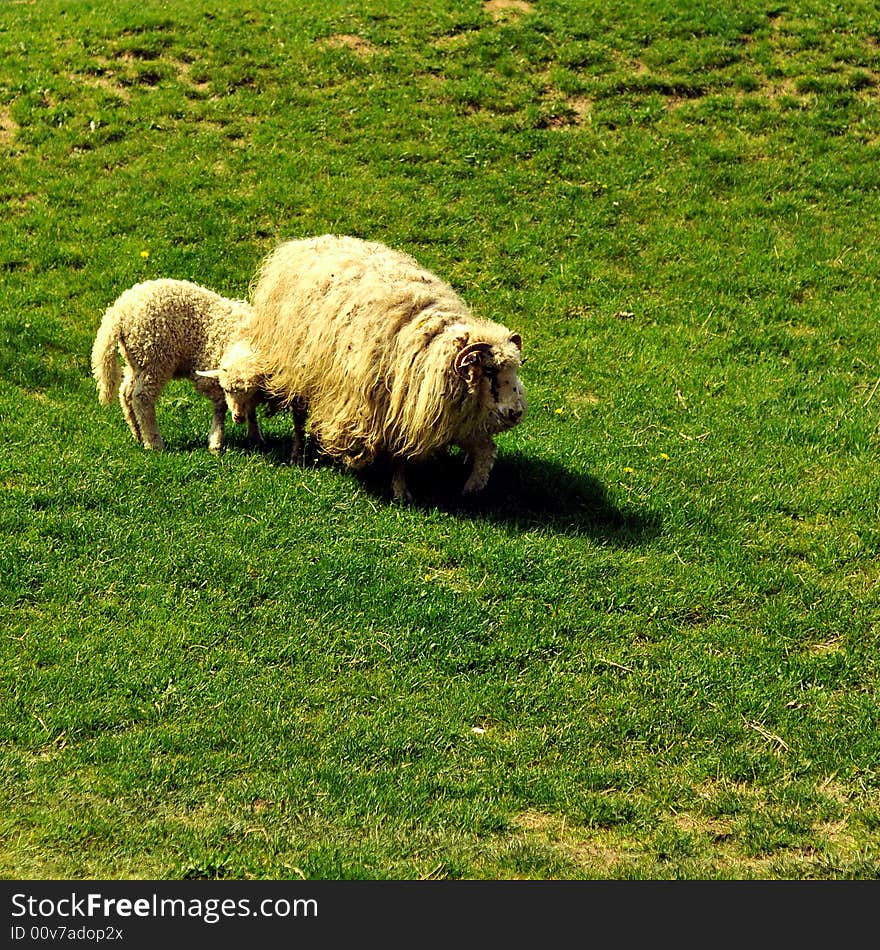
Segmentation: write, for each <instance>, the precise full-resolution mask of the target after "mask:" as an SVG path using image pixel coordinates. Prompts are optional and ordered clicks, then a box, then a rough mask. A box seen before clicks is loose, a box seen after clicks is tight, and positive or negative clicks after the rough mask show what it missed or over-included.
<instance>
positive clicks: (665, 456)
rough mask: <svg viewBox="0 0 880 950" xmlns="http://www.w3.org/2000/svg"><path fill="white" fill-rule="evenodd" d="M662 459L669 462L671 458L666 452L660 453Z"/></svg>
mask: <svg viewBox="0 0 880 950" xmlns="http://www.w3.org/2000/svg"><path fill="white" fill-rule="evenodd" d="M660 458H662V459H663V461H664V462H668V461H669V456H668V455H667V454H666V453H665V452H661V453H660Z"/></svg>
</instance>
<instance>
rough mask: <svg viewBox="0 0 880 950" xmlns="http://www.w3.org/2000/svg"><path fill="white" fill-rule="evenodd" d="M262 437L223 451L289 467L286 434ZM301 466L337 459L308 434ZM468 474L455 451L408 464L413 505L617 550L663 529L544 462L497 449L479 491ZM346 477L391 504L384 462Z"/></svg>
mask: <svg viewBox="0 0 880 950" xmlns="http://www.w3.org/2000/svg"><path fill="white" fill-rule="evenodd" d="M263 435H264V439H265V441H264V444H263V445H262V446H253V445H250V444H249V443H248V442H247V441H246V439H245V438H244V435H243V433H241V434H240V433H237V432H233V433H230V434H229V436H228V439H227V448H233V449H236V450H238V451H244V452H257V453H260V454H261V455H263V456H264V457H266V458H268V459H269V460H271V462H272V464H275V465H279V466H283V465H288V464H289V458H290V439H289V438H288V437H287V436H286V435H280V434H275V433H267V432H264V433H263ZM184 448H188V449H190V450H204V448H205V446H204V442H203V441H198V442H196V441H195V440H193V441H192V442H191V443H190V444H188V445H187V446H185V447H184ZM304 465H305V468H306V469H310V468H325V467H326V468H333V467H334V466H335V463H334V462H333V461H332V460H331V459H330V458H328V457H327V456H326V455H324V454H323V453H322V452H321V451H320V449H319V448H318V447H317V446H316V444H315V440H314V439H312V438H308V439H307V440H306V447H305V460H304ZM340 470H342V469H340ZM342 471H344V470H342ZM467 472H468V468H467V465H466V462H465V459H464V456H463V455H462V454H461V453H458V452H450V453H449V454H447V455H441V456H439V457H438V458H435V459H432V460H431V461H430V462H427V463H424V464H421V465H411V466H410V468H409V470H408V473H407V482H408V485H409V488H410V491H411V493H412V496H413V499H414V500H413V502H412V503H411V506H412V507H413V508H415V509H417V510H418V509H422V510H426V511H430V510H440V511H445V512H447V513H448V514H450V515H453V516H455V517H457V518H462V519H470V520H474V521H487V522H491V523H493V524H498V525H504V526H507V527H510V528H513V529H515V530H519V531H528V530H533V529H535V528H549V529H550V530H552V531H554V532H556V533H559V534H572V535H587V536H590V537H592V538H594V539H596V540H597V541H599V542H601V543H603V544H611V545H616V546H619V547H628V546H634V545H639V544H646V543H648V542H650V541H651V540H653V539H654V538H656V537H657V536H658V535H659V534H660V532H661V530H662V518H661V517H660V515H659V514H657V513H656V512H640V511H636V510H634V509H630V508H625V507H620V506H618V505H617V504H615V502H614V501H613V500H612V499H611V498H610V496H609V494H608V490H607V488H606V487H605V485H603V484H602V482H600V481H599V480H598V479H597V478H594V477H593V476H592V475H589V474H583V473H579V472H573V471H571V470H570V469H568V468H565V467H564V466H562V465H559V464H557V463H556V462H551V461H548V460H546V459H536V458H531V457H529V456H526V455H522V454H519V453H516V452H514V453H509V454H508V453H504V452H502V453H501V454H499V456H498V460H497V461H496V463H495V466H494V468H493V469H492V474H491V476H490V478H489V483H488V484H487V486H486V487H485V488H484V489H483V491H481V492H479V493H477V494H475V495H469V496H464V495H462V494H461V488H462V486H463V485H464V482H465V479H466V478H467ZM346 475H347V476H348V477H351V478H354V479H355V481H356V482H357V484H358V485H360V486H361V487H362V489H363V490H364V491H366V492H367V493H368V494H369V495H370V496H371V497H372V498H374V499H375V500H376V501H377V502H379V503H381V504H387V505H391V504H395V502H393V500H392V498H391V467H390V465H387V464H383V463H381V462H378V463H376V464H375V465H372V466H369V467H368V468H366V469H363V470H361V471H356V472H347V471H346Z"/></svg>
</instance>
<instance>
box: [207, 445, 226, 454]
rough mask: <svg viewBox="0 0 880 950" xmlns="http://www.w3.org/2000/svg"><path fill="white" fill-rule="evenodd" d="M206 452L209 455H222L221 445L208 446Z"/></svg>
mask: <svg viewBox="0 0 880 950" xmlns="http://www.w3.org/2000/svg"><path fill="white" fill-rule="evenodd" d="M208 451H209V452H210V453H211V455H222V454H223V446H222V445H209V446H208Z"/></svg>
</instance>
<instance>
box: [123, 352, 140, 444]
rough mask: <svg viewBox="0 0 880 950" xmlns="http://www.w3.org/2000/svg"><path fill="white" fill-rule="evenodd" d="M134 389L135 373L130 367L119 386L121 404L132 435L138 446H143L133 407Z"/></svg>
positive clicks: (126, 369)
mask: <svg viewBox="0 0 880 950" xmlns="http://www.w3.org/2000/svg"><path fill="white" fill-rule="evenodd" d="M133 388H134V373H133V372H132V369H131V367H130V366H127V367H126V368H125V374H124V375H123V377H122V383H121V384H120V386H119V404H120V405H121V406H122V415H123V416H124V417H125V421H126V422H127V423H128V427H129V429H131V434H132V435H133V436H134V440H135V442H137V443H138V445H142V444H143V441H144V440H143V438H142V437H141V427H140V426H139V425H138V421H137V417H136V416H135V414H134V406H132V389H133Z"/></svg>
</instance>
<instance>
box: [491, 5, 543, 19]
mask: <svg viewBox="0 0 880 950" xmlns="http://www.w3.org/2000/svg"><path fill="white" fill-rule="evenodd" d="M483 9H484V10H485V11H486V13H488V14H490V15H491V17H492V19H493V20H503V19H504V18H505V17H509V16H514V17H516V16H522V15H523V14H524V13H533V12H534V10H535V7H534V4H531V3H529V2H528V0H485V2H484V3H483Z"/></svg>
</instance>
